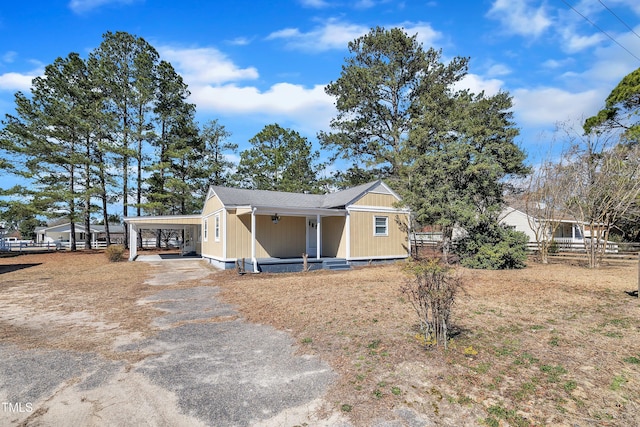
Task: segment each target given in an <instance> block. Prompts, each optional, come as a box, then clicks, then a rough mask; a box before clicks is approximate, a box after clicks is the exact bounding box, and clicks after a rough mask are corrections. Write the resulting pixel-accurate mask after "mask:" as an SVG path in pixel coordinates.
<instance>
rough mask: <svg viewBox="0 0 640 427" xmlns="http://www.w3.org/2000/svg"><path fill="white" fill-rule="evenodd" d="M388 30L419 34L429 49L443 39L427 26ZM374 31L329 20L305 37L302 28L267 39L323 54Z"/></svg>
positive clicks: (409, 25)
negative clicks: (281, 41)
mask: <svg viewBox="0 0 640 427" xmlns="http://www.w3.org/2000/svg"><path fill="white" fill-rule="evenodd" d="M385 27H386V28H392V27H401V28H403V29H404V31H405V32H406V33H407V34H409V35H411V36H412V35H414V34H417V39H418V41H419V42H421V43H423V44H424V45H425V47H429V46H431V45H433V44H434V41H435V40H438V39H439V38H440V37H441V33H439V32H438V31H436V30H434V29H433V28H432V27H431V25H429V24H428V23H424V22H415V23H414V22H404V23H400V24H392V25H386V26H385ZM369 31H370V28H369V27H368V26H365V25H359V24H352V23H348V22H342V21H340V20H338V19H329V20H328V21H326V22H324V23H323V25H321V26H318V27H316V28H314V29H313V30H311V31H309V32H306V33H303V32H301V31H300V30H299V29H298V28H285V29H282V30H278V31H274V32H273V33H271V34H269V35H268V36H267V40H284V41H285V46H286V47H287V48H289V49H296V50H302V51H307V52H323V51H327V50H332V49H346V48H347V45H348V44H349V42H351V41H353V40H355V39H357V38H358V37H361V36H363V35H365V34H367V33H368V32H369Z"/></svg>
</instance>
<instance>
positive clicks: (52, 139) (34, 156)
mask: <svg viewBox="0 0 640 427" xmlns="http://www.w3.org/2000/svg"><path fill="white" fill-rule="evenodd" d="M91 103H92V96H91V85H90V84H89V83H88V72H87V68H86V64H85V63H84V61H83V60H82V59H81V58H80V57H79V56H78V55H77V54H75V53H72V54H70V55H69V56H68V57H67V58H58V59H56V60H55V61H54V63H53V64H51V65H49V66H47V67H46V68H45V72H44V76H43V77H38V78H36V79H34V80H33V88H32V90H31V97H30V98H28V97H26V96H25V95H24V94H22V93H20V92H18V93H17V94H16V116H11V115H7V117H6V120H5V122H4V124H5V128H4V129H3V140H4V143H3V145H4V146H5V147H9V149H10V150H12V151H13V152H14V153H16V154H17V155H18V157H17V158H19V159H22V160H23V161H24V165H23V168H20V169H16V171H17V173H18V174H20V175H22V176H25V177H26V178H28V179H30V180H31V181H32V182H33V183H34V185H35V187H36V189H37V190H38V191H37V192H38V198H39V200H40V202H42V200H48V201H49V203H48V213H49V214H50V215H55V216H60V213H63V214H64V216H66V217H67V219H68V220H69V222H70V229H71V233H70V246H71V250H76V241H75V225H76V223H77V221H78V218H79V215H80V213H81V211H82V206H83V205H82V204H80V207H79V206H78V204H79V202H80V201H81V200H82V201H85V202H86V201H87V200H90V198H91V195H92V193H91V192H92V184H91V178H90V175H89V174H88V173H87V172H88V171H90V169H91V167H92V158H91V149H92V144H93V138H92V134H91V126H90V124H89V123H90V117H91V112H92V111H93V110H92V107H91ZM83 171H84V172H85V176H84V178H82V172H83ZM85 206H86V204H85ZM84 215H85V217H89V215H90V209H88V208H85V212H84ZM86 222H87V221H85V223H86Z"/></svg>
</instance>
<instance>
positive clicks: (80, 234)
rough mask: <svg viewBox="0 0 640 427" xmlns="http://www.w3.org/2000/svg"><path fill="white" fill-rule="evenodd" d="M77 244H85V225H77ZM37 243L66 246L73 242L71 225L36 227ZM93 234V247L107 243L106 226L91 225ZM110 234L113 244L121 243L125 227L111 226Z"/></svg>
mask: <svg viewBox="0 0 640 427" xmlns="http://www.w3.org/2000/svg"><path fill="white" fill-rule="evenodd" d="M75 228H76V233H75V238H76V243H77V244H84V239H85V233H86V231H85V228H84V224H76V225H75ZM35 232H36V243H39V244H47V243H51V244H59V245H63V246H66V245H68V244H69V242H70V240H71V224H70V223H66V224H58V225H53V226H50V227H49V226H47V227H36V230H35ZM89 233H91V242H92V245H96V244H98V243H104V242H106V237H107V236H106V232H105V229H104V225H91V228H90V230H89ZM109 233H110V234H111V243H116V242H121V241H122V240H123V238H124V227H123V226H122V225H119V224H109Z"/></svg>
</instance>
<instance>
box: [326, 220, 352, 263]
mask: <svg viewBox="0 0 640 427" xmlns="http://www.w3.org/2000/svg"><path fill="white" fill-rule="evenodd" d="M346 230H347V227H346V219H345V217H339V216H329V217H324V218H322V256H326V257H340V258H345V257H346V253H347V251H346V243H347V242H346Z"/></svg>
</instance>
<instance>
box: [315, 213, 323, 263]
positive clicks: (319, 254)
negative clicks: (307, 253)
mask: <svg viewBox="0 0 640 427" xmlns="http://www.w3.org/2000/svg"><path fill="white" fill-rule="evenodd" d="M320 219H321V218H320V214H318V215H316V259H320V258H321V257H322V232H321V230H320Z"/></svg>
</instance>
